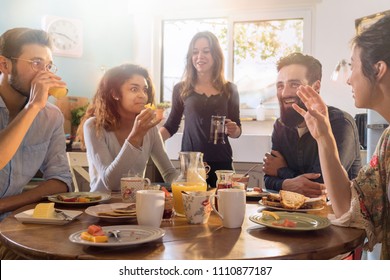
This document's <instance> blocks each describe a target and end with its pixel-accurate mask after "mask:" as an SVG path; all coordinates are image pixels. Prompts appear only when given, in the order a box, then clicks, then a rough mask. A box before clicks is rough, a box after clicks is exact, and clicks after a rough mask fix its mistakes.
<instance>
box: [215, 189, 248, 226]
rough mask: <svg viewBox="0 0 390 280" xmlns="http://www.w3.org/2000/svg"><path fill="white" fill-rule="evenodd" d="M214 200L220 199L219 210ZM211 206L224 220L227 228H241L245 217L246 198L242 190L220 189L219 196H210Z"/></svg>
mask: <svg viewBox="0 0 390 280" xmlns="http://www.w3.org/2000/svg"><path fill="white" fill-rule="evenodd" d="M214 198H215V199H218V210H219V211H217V209H215V203H214ZM210 204H211V207H212V208H213V210H214V211H215V213H217V214H218V216H219V217H220V218H221V219H222V224H223V226H224V227H226V228H239V227H241V226H242V223H243V221H244V217H245V208H246V205H245V204H246V197H245V190H242V189H219V190H218V194H213V195H211V196H210Z"/></svg>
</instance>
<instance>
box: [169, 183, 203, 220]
mask: <svg viewBox="0 0 390 280" xmlns="http://www.w3.org/2000/svg"><path fill="white" fill-rule="evenodd" d="M171 186H172V194H173V208H174V209H175V212H176V215H178V216H182V217H184V216H185V214H184V206H183V197H182V196H181V191H185V192H191V191H206V190H207V184H206V182H199V183H192V182H173V183H172V185H171Z"/></svg>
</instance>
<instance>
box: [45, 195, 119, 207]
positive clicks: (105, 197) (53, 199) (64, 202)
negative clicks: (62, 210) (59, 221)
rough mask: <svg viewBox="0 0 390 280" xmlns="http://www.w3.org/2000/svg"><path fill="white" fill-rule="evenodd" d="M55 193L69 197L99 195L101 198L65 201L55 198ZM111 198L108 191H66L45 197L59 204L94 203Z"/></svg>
mask: <svg viewBox="0 0 390 280" xmlns="http://www.w3.org/2000/svg"><path fill="white" fill-rule="evenodd" d="M57 195H63V196H67V197H69V198H71V197H76V196H78V197H80V196H91V197H93V196H101V199H98V200H94V201H90V202H67V201H62V200H58V199H57ZM110 198H111V195H110V194H108V193H99V192H68V193H60V194H55V195H50V196H48V197H47V199H48V200H50V201H52V202H55V203H60V204H68V205H69V204H74V205H82V204H96V203H99V202H103V201H107V200H109V199H110Z"/></svg>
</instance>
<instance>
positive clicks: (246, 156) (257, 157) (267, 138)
mask: <svg viewBox="0 0 390 280" xmlns="http://www.w3.org/2000/svg"><path fill="white" fill-rule="evenodd" d="M273 123H274V120H265V121H243V122H242V123H241V124H242V135H241V136H240V137H239V138H237V139H233V138H229V141H230V144H231V145H232V149H233V159H234V162H261V161H262V158H263V156H264V154H265V153H266V152H268V151H270V149H271V134H272V128H273ZM181 127H182V126H181ZM182 136H183V133H182V130H179V132H177V133H176V134H175V135H173V136H172V137H171V138H169V139H168V140H166V142H165V147H166V149H167V153H168V156H169V158H170V159H171V160H177V159H178V157H179V152H180V149H181V139H182Z"/></svg>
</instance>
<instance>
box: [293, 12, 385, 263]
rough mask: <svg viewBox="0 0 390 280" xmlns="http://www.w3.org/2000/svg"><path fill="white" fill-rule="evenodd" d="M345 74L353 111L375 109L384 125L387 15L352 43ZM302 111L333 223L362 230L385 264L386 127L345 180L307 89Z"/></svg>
mask: <svg viewBox="0 0 390 280" xmlns="http://www.w3.org/2000/svg"><path fill="white" fill-rule="evenodd" d="M352 42H353V49H352V58H351V60H352V61H351V75H350V77H349V78H348V84H349V85H350V86H351V87H352V92H353V98H354V99H355V106H356V107H358V108H368V109H372V110H375V111H376V112H378V113H379V114H381V115H382V116H383V118H385V119H386V121H388V122H390V110H389V108H390V16H386V17H384V18H382V19H380V20H379V21H378V22H376V23H375V24H373V25H372V26H370V27H369V28H367V29H366V30H365V31H363V32H362V33H361V34H359V35H357V36H356V37H355V38H354V39H353V41H352ZM297 94H298V96H299V97H300V98H301V99H302V101H303V103H304V104H305V106H306V108H307V110H304V109H302V108H300V107H299V106H297V105H296V104H293V107H294V109H295V110H296V111H297V112H298V113H300V114H301V115H302V116H303V117H304V118H305V121H306V124H307V126H308V128H309V130H310V133H311V134H312V136H313V138H315V139H316V141H317V144H318V151H319V156H320V163H321V170H322V175H323V177H324V183H325V187H326V189H327V191H328V196H329V198H330V201H331V203H332V208H333V211H334V213H335V215H336V217H337V218H338V219H337V220H336V221H334V222H337V223H338V224H340V225H343V226H350V227H356V228H361V229H365V230H366V234H367V238H368V244H366V248H368V249H372V248H373V246H374V245H375V244H376V243H382V252H381V258H382V259H390V128H387V129H385V131H384V132H383V134H382V136H381V138H380V139H379V142H378V144H377V147H376V150H375V152H374V154H373V156H372V158H371V160H370V163H369V164H367V165H366V166H364V167H363V168H362V169H360V171H359V173H358V176H357V177H356V178H355V179H353V180H352V181H350V180H349V179H348V176H347V172H346V171H345V169H344V168H343V166H342V165H341V163H340V157H339V153H338V150H337V145H336V141H335V138H334V135H333V133H332V129H331V126H330V122H329V112H328V109H327V106H326V104H325V102H324V101H323V100H322V98H321V96H320V95H319V94H317V93H316V92H315V91H314V90H313V88H311V87H310V86H301V87H300V88H299V90H298V92H297Z"/></svg>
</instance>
